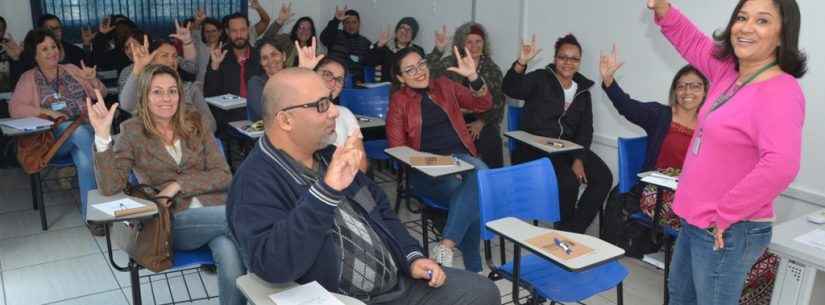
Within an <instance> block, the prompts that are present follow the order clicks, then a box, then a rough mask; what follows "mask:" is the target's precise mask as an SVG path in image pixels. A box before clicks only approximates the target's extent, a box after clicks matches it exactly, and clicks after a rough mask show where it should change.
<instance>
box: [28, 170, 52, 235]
mask: <svg viewBox="0 0 825 305" xmlns="http://www.w3.org/2000/svg"><path fill="white" fill-rule="evenodd" d="M31 184H32V185H31V186H32V196H33V198H32V199H33V200H34V206H35V210H40V227H41V228H42V229H43V231H46V230H48V229H49V224H48V222H47V221H46V205H45V204H44V203H43V180H42V178H41V176H40V173H34V174H31Z"/></svg>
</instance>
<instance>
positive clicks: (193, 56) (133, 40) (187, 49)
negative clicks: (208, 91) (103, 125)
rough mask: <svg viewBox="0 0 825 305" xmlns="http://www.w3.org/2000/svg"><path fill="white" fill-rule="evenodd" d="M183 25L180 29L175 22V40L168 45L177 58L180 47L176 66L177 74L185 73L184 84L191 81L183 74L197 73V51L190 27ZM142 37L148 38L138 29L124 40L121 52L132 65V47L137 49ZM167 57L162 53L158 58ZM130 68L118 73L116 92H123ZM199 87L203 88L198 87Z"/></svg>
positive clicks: (182, 75) (130, 72) (182, 77)
mask: <svg viewBox="0 0 825 305" xmlns="http://www.w3.org/2000/svg"><path fill="white" fill-rule="evenodd" d="M183 24H186V25H187V26H186V27H181V26H180V24H178V23H177V22H175V29H176V31H175V33H174V34H172V36H173V37H175V40H170V41H169V43H170V44H171V45H172V47H174V48H175V55H176V56H177V53H178V52H177V50H178V46H177V45H178V44H179V45H180V50H182V53H183V56H177V61H178V66H180V71H179V72H185V73H181V79H182V80H183V81H184V82H186V81H192V79H189V80H187V79H186V77H184V74H187V75H192V74H196V73H197V72H198V71H197V68H198V67H197V64H196V60H197V49H196V48H195V45H194V38H193V37H192V36H193V35H192V34H191V32H190V30H189V28H190V27H191V25H189V23H188V22H186V21H184V23H183ZM144 36H148V34H147V33H146V32H144V31H142V30H140V29H135V30H134V31H132V32H131V33H130V34H129V38H127V39H126V44H125V48H124V49H123V51H124V52H126V56H128V57H129V60H130V61H131V62H133V63H134V61H135V60H134V58H132V47H139V46H140V44H141V42H142V41H143V37H144ZM184 39H185V41H184ZM149 41H153V40H152V39H151V38H149ZM158 41H163V39H161V40H158ZM186 41H189V43H188V44H187V43H186ZM168 55H171V53H163V54H159V55H158V56H168ZM132 68H133V65H128V66H126V67H125V68H123V70H121V71H120V75H119V76H118V78H117V84H118V92H123V86H124V85H126V81H127V80H128V79H129V75H132ZM199 87H203V86H199Z"/></svg>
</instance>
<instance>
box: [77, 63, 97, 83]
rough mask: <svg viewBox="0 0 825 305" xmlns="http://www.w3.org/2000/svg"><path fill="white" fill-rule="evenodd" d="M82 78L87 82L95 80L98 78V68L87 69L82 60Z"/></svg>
mask: <svg viewBox="0 0 825 305" xmlns="http://www.w3.org/2000/svg"><path fill="white" fill-rule="evenodd" d="M80 77H82V78H83V79H85V80H93V79H95V77H97V67H95V66H92V67H87V66H86V63H85V62H83V60H82V59H81V60H80Z"/></svg>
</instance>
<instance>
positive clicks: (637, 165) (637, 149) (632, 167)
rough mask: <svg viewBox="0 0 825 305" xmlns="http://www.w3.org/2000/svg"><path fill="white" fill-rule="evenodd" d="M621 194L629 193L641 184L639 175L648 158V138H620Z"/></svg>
mask: <svg viewBox="0 0 825 305" xmlns="http://www.w3.org/2000/svg"><path fill="white" fill-rule="evenodd" d="M618 147H619V193H627V192H629V191H630V189H632V188H633V186H634V185H636V183H637V182H639V177H638V176H637V174H639V172H640V171H641V170H642V167H643V166H644V163H645V159H646V158H647V137H638V138H619V140H618Z"/></svg>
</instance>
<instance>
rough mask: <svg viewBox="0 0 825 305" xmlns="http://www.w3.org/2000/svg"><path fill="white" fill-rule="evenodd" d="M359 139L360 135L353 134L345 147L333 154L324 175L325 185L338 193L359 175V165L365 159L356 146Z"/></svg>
mask: <svg viewBox="0 0 825 305" xmlns="http://www.w3.org/2000/svg"><path fill="white" fill-rule="evenodd" d="M358 139H360V137H359V135H357V134H355V133H353V134H351V135H350V136H349V137H348V138H347V141H346V142H345V143H344V145H342V146H338V148H336V149H335V152H334V153H333V154H332V161H330V163H329V167H328V168H327V172H326V174H325V175H324V183H326V184H327V185H328V186H329V187H331V188H333V189H335V190H336V191H342V190H344V189H345V188H347V187H348V186H349V185H350V184H352V180H354V179H355V175H356V174H358V165H359V164H360V162H361V159H362V158H363V157H364V152H363V151H361V150H360V149H358V147H357V145H355V143H356V142H357V141H358Z"/></svg>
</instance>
